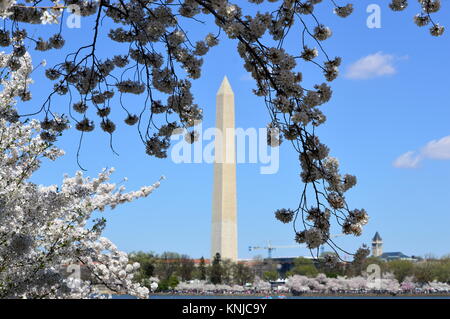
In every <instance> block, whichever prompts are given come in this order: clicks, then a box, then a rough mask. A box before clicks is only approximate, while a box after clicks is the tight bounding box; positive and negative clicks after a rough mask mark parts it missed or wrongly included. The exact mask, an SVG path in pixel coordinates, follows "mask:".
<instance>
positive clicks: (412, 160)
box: [393, 151, 422, 168]
mask: <svg viewBox="0 0 450 319" xmlns="http://www.w3.org/2000/svg"><path fill="white" fill-rule="evenodd" d="M421 159H422V158H421V157H420V155H418V154H416V152H414V151H409V152H406V153H405V154H402V155H400V156H399V157H397V159H396V160H395V161H394V163H393V165H394V166H395V167H398V168H416V167H418V166H419V163H420V161H421Z"/></svg>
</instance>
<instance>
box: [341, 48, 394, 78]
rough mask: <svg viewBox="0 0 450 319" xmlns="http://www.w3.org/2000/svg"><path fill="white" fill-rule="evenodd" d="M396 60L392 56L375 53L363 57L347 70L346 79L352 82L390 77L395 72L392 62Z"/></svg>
mask: <svg viewBox="0 0 450 319" xmlns="http://www.w3.org/2000/svg"><path fill="white" fill-rule="evenodd" d="M396 60H397V58H396V57H395V56H394V55H392V54H383V53H382V52H377V53H374V54H370V55H368V56H365V57H363V58H361V59H359V60H358V61H356V62H355V63H353V64H352V65H350V66H349V67H348V69H347V73H346V74H345V77H346V78H349V79H354V80H366V79H370V78H375V77H380V76H385V75H392V74H395V73H396V72H397V70H396V69H395V66H394V62H395V61H396Z"/></svg>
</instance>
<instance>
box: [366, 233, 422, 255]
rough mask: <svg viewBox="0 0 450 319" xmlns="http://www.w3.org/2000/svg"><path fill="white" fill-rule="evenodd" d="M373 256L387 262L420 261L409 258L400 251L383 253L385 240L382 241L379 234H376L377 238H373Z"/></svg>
mask: <svg viewBox="0 0 450 319" xmlns="http://www.w3.org/2000/svg"><path fill="white" fill-rule="evenodd" d="M372 256H373V257H378V258H380V259H383V260H385V261H391V260H410V261H417V260H418V258H417V257H414V256H407V255H405V254H404V253H402V252H400V251H396V252H385V253H383V239H381V236H380V234H379V233H378V232H376V233H375V236H373V238H372Z"/></svg>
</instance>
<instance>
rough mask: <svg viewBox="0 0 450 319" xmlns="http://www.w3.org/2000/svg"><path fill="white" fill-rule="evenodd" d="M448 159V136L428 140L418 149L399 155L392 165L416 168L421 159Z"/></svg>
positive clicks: (449, 156)
mask: <svg viewBox="0 0 450 319" xmlns="http://www.w3.org/2000/svg"><path fill="white" fill-rule="evenodd" d="M426 158H429V159H435V160H450V136H445V137H443V138H441V139H439V140H433V141H431V142H428V143H427V144H426V145H425V146H424V147H422V148H421V149H420V151H418V152H416V151H409V152H406V153H405V154H402V155H400V156H399V157H397V159H396V160H395V161H394V163H393V165H394V166H395V167H398V168H417V167H418V166H419V164H420V162H421V161H422V160H423V159H426Z"/></svg>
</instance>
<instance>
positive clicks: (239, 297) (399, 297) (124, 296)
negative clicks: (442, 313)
mask: <svg viewBox="0 0 450 319" xmlns="http://www.w3.org/2000/svg"><path fill="white" fill-rule="evenodd" d="M112 299H136V297H133V296H129V295H113V296H112ZM149 299H450V296H304V297H297V296H286V297H277V296H272V297H269V298H268V297H261V296H233V295H230V296H198V295H192V296H190V295H152V296H151V297H150V298H149Z"/></svg>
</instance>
